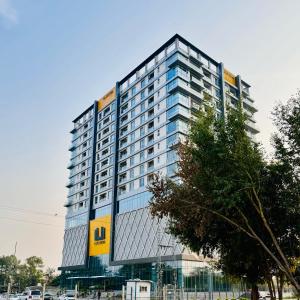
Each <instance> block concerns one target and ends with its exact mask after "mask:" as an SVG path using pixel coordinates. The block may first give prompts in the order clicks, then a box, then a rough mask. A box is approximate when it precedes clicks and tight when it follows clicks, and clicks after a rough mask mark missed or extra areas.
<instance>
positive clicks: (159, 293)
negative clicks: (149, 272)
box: [156, 221, 177, 298]
mask: <svg viewBox="0 0 300 300" xmlns="http://www.w3.org/2000/svg"><path fill="white" fill-rule="evenodd" d="M162 236H163V233H162V231H161V227H160V221H158V229H157V246H158V247H157V251H158V255H157V288H156V294H157V297H158V298H162V297H163V295H164V293H163V291H164V290H163V286H162V284H163V265H162V249H165V248H173V258H174V266H175V240H174V245H164V244H162ZM175 272H176V276H174V279H175V280H176V281H177V270H175ZM174 275H175V273H174ZM175 287H176V283H175Z"/></svg>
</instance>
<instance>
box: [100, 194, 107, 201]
mask: <svg viewBox="0 0 300 300" xmlns="http://www.w3.org/2000/svg"><path fill="white" fill-rule="evenodd" d="M106 195H107V194H106V193H102V194H100V196H99V199H100V201H101V200H102V201H103V200H105V199H106Z"/></svg>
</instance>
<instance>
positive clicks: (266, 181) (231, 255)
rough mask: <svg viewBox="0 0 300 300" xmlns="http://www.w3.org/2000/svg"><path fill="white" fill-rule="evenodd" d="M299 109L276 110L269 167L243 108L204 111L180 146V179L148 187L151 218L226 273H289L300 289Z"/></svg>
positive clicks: (254, 278) (256, 276)
mask: <svg viewBox="0 0 300 300" xmlns="http://www.w3.org/2000/svg"><path fill="white" fill-rule="evenodd" d="M297 101H298V102H297V103H296V104H297V105H299V97H298V100H297ZM296 104H295V101H294V102H293V103H290V104H289V105H290V107H289V108H286V107H285V106H284V105H281V106H279V107H277V109H276V110H275V120H276V122H277V126H278V127H279V128H280V129H281V130H280V135H277V136H274V144H275V149H276V155H275V159H274V160H273V161H271V162H269V161H267V160H265V159H264V157H263V155H262V151H261V149H260V147H259V145H258V144H257V143H255V142H253V141H252V140H251V139H250V138H249V137H248V135H247V133H246V125H245V124H246V123H245V121H246V119H247V116H246V115H245V114H244V113H243V110H242V107H238V108H237V109H235V110H229V113H228V116H227V119H226V120H216V119H215V117H214V114H213V111H212V110H210V109H208V110H206V112H200V113H199V116H198V119H197V121H196V122H195V123H193V124H192V125H191V133H190V135H189V137H188V139H187V141H186V142H185V143H183V144H181V145H180V146H179V148H178V153H179V157H180V161H179V171H178V174H177V176H178V178H179V180H178V181H176V182H175V181H172V180H170V179H168V178H160V177H159V176H157V177H156V180H155V181H154V182H153V184H152V185H151V186H150V187H149V189H150V190H151V191H152V192H153V195H154V196H153V199H152V203H151V211H152V214H153V215H155V216H158V217H168V218H169V229H170V231H171V232H172V233H173V234H174V235H175V236H177V237H178V238H179V239H180V241H181V242H182V243H184V244H185V245H188V246H189V247H190V248H191V249H192V250H194V251H197V252H200V251H201V252H202V253H203V254H204V255H205V256H213V255H214V254H216V253H218V255H219V257H220V266H221V267H222V269H223V270H224V271H226V272H228V273H230V274H232V275H236V276H246V278H247V280H248V282H250V283H256V282H259V281H261V280H270V275H277V274H279V273H280V274H282V273H284V274H285V276H286V277H287V278H288V280H289V281H291V282H292V284H293V285H294V286H295V287H296V288H297V289H299V286H297V282H295V280H294V277H293V274H292V265H293V264H292V260H291V258H295V257H299V256H300V249H299V238H298V234H299V225H300V210H299V208H300V207H299V195H300V193H299V186H300V185H299V172H298V171H297V168H296V167H295V166H297V163H299V160H298V159H297V158H299V151H298V150H299V143H298V144H297V142H299V135H300V134H299V132H300V130H299V124H300V122H299V116H298V115H297V117H295V114H297V113H298V114H299V115H300V113H299V106H298V109H297V108H296ZM291 107H293V108H294V109H291ZM295 126H296V127H297V126H298V127H297V128H298V130H297V129H295V128H294V127H295ZM296 147H298V150H296V149H295V148H296ZM298 166H299V165H298ZM283 216H284V218H283Z"/></svg>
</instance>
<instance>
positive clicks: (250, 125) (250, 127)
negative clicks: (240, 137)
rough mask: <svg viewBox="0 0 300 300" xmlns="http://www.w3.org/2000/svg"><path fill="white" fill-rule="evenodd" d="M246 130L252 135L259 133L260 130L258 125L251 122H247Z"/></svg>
mask: <svg viewBox="0 0 300 300" xmlns="http://www.w3.org/2000/svg"><path fill="white" fill-rule="evenodd" d="M246 129H248V130H249V131H250V132H251V133H252V134H256V133H259V129H258V127H257V126H256V124H255V123H254V122H252V121H250V120H247V121H246Z"/></svg>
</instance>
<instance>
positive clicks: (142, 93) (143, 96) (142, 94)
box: [141, 91, 146, 100]
mask: <svg viewBox="0 0 300 300" xmlns="http://www.w3.org/2000/svg"><path fill="white" fill-rule="evenodd" d="M145 96H146V94H145V91H142V92H141V100H143V99H144V98H145Z"/></svg>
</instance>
